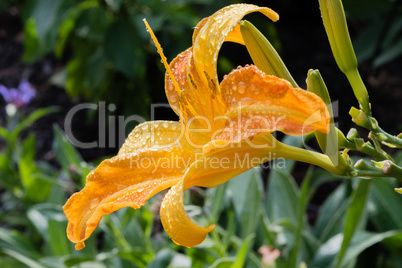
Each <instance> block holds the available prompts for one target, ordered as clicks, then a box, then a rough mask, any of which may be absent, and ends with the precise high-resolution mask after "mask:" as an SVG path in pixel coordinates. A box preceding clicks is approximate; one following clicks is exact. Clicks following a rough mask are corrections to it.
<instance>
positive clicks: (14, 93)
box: [0, 79, 36, 107]
mask: <svg viewBox="0 0 402 268" xmlns="http://www.w3.org/2000/svg"><path fill="white" fill-rule="evenodd" d="M0 94H1V95H2V96H3V98H4V100H5V101H6V102H7V103H12V104H14V105H15V106H17V107H21V106H24V105H26V104H28V103H29V102H30V101H31V100H32V99H33V98H34V97H35V95H36V91H35V90H34V89H33V87H32V86H31V84H30V83H29V82H28V81H27V80H25V79H24V80H22V81H21V82H20V84H19V85H18V88H7V87H5V86H3V85H0Z"/></svg>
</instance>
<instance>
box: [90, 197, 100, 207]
mask: <svg viewBox="0 0 402 268" xmlns="http://www.w3.org/2000/svg"><path fill="white" fill-rule="evenodd" d="M98 204H99V199H98V198H95V199H94V200H92V201H91V204H89V209H94V208H95V207H96V206H97V205H98Z"/></svg>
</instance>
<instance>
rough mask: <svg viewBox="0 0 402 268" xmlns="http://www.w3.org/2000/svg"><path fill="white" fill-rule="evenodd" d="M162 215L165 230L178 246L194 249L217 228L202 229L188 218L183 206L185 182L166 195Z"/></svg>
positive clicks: (162, 205)
mask: <svg viewBox="0 0 402 268" xmlns="http://www.w3.org/2000/svg"><path fill="white" fill-rule="evenodd" d="M160 215H161V221H162V225H163V228H164V229H165V231H166V233H167V234H168V235H169V237H170V238H171V239H172V240H173V242H175V243H176V244H178V245H181V246H185V247H194V246H196V245H198V244H200V243H202V241H204V239H205V237H206V236H207V234H208V233H209V232H210V231H212V230H213V229H214V228H215V225H210V226H208V227H206V228H202V227H200V226H198V225H197V224H195V223H194V222H192V221H191V220H190V218H189V217H188V216H187V213H186V211H185V210H184V204H183V180H181V181H180V182H179V183H178V184H176V185H175V186H173V187H172V188H171V189H170V190H169V192H168V193H167V194H166V195H165V197H164V199H163V201H162V204H161V209H160Z"/></svg>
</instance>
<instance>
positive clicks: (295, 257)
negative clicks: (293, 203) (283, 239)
mask: <svg viewBox="0 0 402 268" xmlns="http://www.w3.org/2000/svg"><path fill="white" fill-rule="evenodd" d="M312 175H313V168H312V167H310V169H309V170H308V171H307V174H306V176H305V177H304V179H303V183H302V185H301V196H300V206H299V211H298V215H297V219H298V220H297V229H296V232H295V244H294V247H293V248H292V251H291V253H290V256H289V259H288V265H287V266H288V267H297V264H298V263H299V262H300V260H301V259H303V258H301V253H302V250H301V249H302V246H303V245H302V232H303V229H304V228H305V227H304V226H305V224H306V222H307V221H306V219H305V212H306V209H307V204H308V202H309V188H310V183H311V179H312Z"/></svg>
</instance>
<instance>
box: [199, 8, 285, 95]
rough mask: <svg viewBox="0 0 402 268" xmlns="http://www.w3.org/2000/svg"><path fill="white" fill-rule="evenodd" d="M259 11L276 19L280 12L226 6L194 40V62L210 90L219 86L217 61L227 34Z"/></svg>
mask: <svg viewBox="0 0 402 268" xmlns="http://www.w3.org/2000/svg"><path fill="white" fill-rule="evenodd" d="M256 11H259V12H261V13H263V14H264V15H266V16H267V17H269V18H270V19H271V20H273V21H276V20H278V19H279V16H278V14H277V13H276V12H275V11H273V10H272V9H270V8H263V7H258V6H255V5H249V4H237V5H231V6H228V7H225V8H223V9H221V10H219V11H218V12H216V13H215V14H213V15H212V16H210V17H209V19H208V21H207V22H206V23H205V25H204V26H203V27H202V28H201V29H199V30H198V31H199V32H198V34H197V36H196V38H195V40H194V42H193V53H194V63H195V67H196V69H197V71H198V72H199V73H200V76H201V79H202V81H203V83H204V84H205V85H208V86H209V88H210V90H212V91H214V90H216V88H218V86H219V85H218V75H217V71H216V63H217V58H218V53H219V50H220V48H221V46H222V44H223V42H224V40H225V39H226V36H227V35H228V34H229V33H230V32H231V31H232V30H233V28H234V27H235V26H236V25H237V24H238V23H239V21H240V20H241V19H242V18H243V17H244V16H245V15H247V14H249V13H251V12H256Z"/></svg>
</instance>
